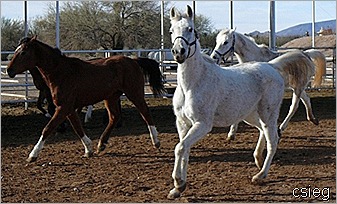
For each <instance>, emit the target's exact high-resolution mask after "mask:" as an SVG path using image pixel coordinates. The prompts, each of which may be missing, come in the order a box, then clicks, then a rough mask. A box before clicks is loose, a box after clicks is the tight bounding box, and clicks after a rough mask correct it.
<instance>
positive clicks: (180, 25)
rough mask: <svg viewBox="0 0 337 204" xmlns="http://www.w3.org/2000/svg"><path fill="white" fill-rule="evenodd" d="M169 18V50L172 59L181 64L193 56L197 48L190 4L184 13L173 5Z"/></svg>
mask: <svg viewBox="0 0 337 204" xmlns="http://www.w3.org/2000/svg"><path fill="white" fill-rule="evenodd" d="M170 20H171V28H170V34H171V41H172V49H171V51H172V54H173V57H174V59H175V60H176V61H177V62H178V63H180V64H181V63H183V62H185V60H186V59H188V58H189V57H191V56H193V55H194V53H195V52H196V49H197V48H196V47H197V34H196V32H195V30H194V22H193V11H192V9H191V7H190V6H187V10H186V13H185V14H181V13H180V12H179V11H178V10H177V9H176V8H174V7H173V8H171V11H170ZM191 50H193V52H191Z"/></svg>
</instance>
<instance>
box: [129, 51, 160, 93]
mask: <svg viewBox="0 0 337 204" xmlns="http://www.w3.org/2000/svg"><path fill="white" fill-rule="evenodd" d="M134 60H135V61H136V62H137V63H138V65H139V66H140V67H141V68H142V70H143V73H144V76H145V79H146V80H147V81H148V82H149V83H150V87H151V90H152V92H153V94H154V95H155V96H158V95H162V94H163V93H165V92H166V90H165V88H164V80H163V75H162V73H161V71H160V69H159V63H158V62H157V61H155V60H153V59H149V58H142V57H139V58H135V59H134Z"/></svg>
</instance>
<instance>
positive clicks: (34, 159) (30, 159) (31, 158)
mask: <svg viewBox="0 0 337 204" xmlns="http://www.w3.org/2000/svg"><path fill="white" fill-rule="evenodd" d="M36 160H37V157H28V158H27V159H26V161H27V162H29V163H31V162H35V161H36Z"/></svg>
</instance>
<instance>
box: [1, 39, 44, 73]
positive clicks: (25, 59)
mask: <svg viewBox="0 0 337 204" xmlns="http://www.w3.org/2000/svg"><path fill="white" fill-rule="evenodd" d="M36 38H37V36H34V37H32V38H29V37H26V38H23V39H21V40H20V42H19V46H18V47H17V48H16V50H15V52H14V56H13V58H12V59H11V61H10V62H9V64H8V66H7V70H6V71H7V74H8V76H9V77H11V78H13V77H15V75H17V74H19V73H22V72H24V71H26V70H29V69H33V68H34V67H35V66H36V59H37V55H36V52H35V49H34V48H35V47H36V46H35V45H36V43H35V42H36V41H37V40H36Z"/></svg>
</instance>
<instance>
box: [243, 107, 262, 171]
mask: <svg viewBox="0 0 337 204" xmlns="http://www.w3.org/2000/svg"><path fill="white" fill-rule="evenodd" d="M259 119H260V118H259V115H258V114H257V112H254V113H252V114H251V115H249V116H248V117H247V118H245V120H244V121H245V122H246V123H247V124H249V125H251V126H254V127H256V128H257V129H258V130H259V132H260V135H259V139H258V141H257V144H256V147H255V150H254V153H253V156H254V160H255V164H256V166H257V168H259V169H262V165H263V161H264V158H263V150H264V147H265V144H266V140H265V135H264V132H263V129H262V126H261V124H260V120H259Z"/></svg>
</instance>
